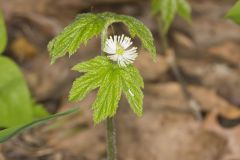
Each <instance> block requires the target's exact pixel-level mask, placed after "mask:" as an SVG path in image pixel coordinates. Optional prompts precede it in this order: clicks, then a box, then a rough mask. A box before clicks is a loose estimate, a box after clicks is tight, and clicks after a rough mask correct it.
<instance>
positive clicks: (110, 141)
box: [101, 25, 117, 160]
mask: <svg viewBox="0 0 240 160" xmlns="http://www.w3.org/2000/svg"><path fill="white" fill-rule="evenodd" d="M108 26H109V25H106V26H105V29H104V30H103V31H102V33H101V55H103V54H104V52H103V49H104V45H105V41H106V39H107V31H108ZM107 159H108V160H116V159H117V147H116V132H115V125H114V118H107Z"/></svg>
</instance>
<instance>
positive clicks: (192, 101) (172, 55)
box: [156, 16, 202, 121]
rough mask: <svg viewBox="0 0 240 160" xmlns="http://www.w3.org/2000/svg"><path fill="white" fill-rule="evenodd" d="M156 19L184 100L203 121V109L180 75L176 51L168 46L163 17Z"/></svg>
mask: <svg viewBox="0 0 240 160" xmlns="http://www.w3.org/2000/svg"><path fill="white" fill-rule="evenodd" d="M156 18H157V24H158V28H159V31H160V38H161V42H162V48H163V52H164V54H165V55H166V56H167V59H168V63H169V65H170V67H171V70H172V73H173V74H174V76H175V78H176V79H177V81H178V82H179V83H180V85H181V89H182V93H183V95H184V98H185V100H186V101H187V102H188V105H189V107H190V108H191V110H192V111H193V113H194V115H195V117H196V119H197V120H199V121H201V120H202V115H201V112H200V108H201V107H200V105H199V104H198V103H197V101H196V100H195V99H194V98H193V97H192V94H191V93H190V92H189V90H188V89H187V82H186V81H185V79H184V78H183V76H182V74H181V73H180V71H179V68H178V65H177V62H176V54H175V52H174V50H172V49H170V47H169V44H168V39H167V35H166V33H164V31H163V25H162V24H163V22H162V20H161V17H160V16H158V17H156Z"/></svg>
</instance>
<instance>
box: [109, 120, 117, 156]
mask: <svg viewBox="0 0 240 160" xmlns="http://www.w3.org/2000/svg"><path fill="white" fill-rule="evenodd" d="M107 144H108V150H107V154H108V160H116V159H117V157H116V156H117V150H116V132H115V126H114V119H113V118H107Z"/></svg>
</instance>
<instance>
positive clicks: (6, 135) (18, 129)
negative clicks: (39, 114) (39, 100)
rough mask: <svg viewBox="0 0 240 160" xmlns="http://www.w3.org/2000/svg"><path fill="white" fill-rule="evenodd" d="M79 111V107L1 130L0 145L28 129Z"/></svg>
mask: <svg viewBox="0 0 240 160" xmlns="http://www.w3.org/2000/svg"><path fill="white" fill-rule="evenodd" d="M77 111H79V107H77V108H73V109H70V110H67V111H65V112H60V113H56V114H53V115H50V116H47V117H44V118H42V119H38V120H35V121H32V122H29V123H25V124H21V125H17V126H14V127H10V128H7V129H4V130H1V131H0V143H3V142H5V141H7V140H8V139H10V138H12V137H13V136H15V135H17V134H20V133H22V132H23V131H25V130H27V129H30V128H32V127H35V126H37V125H40V124H43V123H47V122H49V121H51V120H53V119H56V118H59V117H62V116H66V115H70V114H73V113H76V112H77Z"/></svg>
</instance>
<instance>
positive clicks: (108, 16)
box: [48, 12, 156, 63]
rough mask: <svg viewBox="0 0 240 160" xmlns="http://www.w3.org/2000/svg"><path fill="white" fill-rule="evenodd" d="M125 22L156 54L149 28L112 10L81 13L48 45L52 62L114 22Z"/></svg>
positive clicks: (143, 44)
mask: <svg viewBox="0 0 240 160" xmlns="http://www.w3.org/2000/svg"><path fill="white" fill-rule="evenodd" d="M119 22H121V23H124V24H125V25H126V26H127V27H128V28H129V31H130V34H131V35H132V36H133V37H134V36H137V37H138V38H139V39H140V40H141V42H142V46H143V48H145V49H147V50H148V51H149V52H150V54H151V55H152V57H155V55H156V49H155V46H154V43H153V37H152V34H151V32H150V31H149V29H148V28H147V27H146V26H145V25H144V24H143V23H142V22H141V21H139V20H137V19H135V18H133V17H130V16H125V15H118V14H114V13H110V12H104V13H99V14H93V13H85V14H80V15H79V16H78V17H77V18H76V19H75V20H74V22H73V23H71V24H70V25H69V26H67V27H66V28H65V29H64V30H63V32H62V33H60V34H59V35H58V36H57V37H56V38H54V39H53V40H52V41H51V42H50V43H49V45H48V50H49V52H50V57H51V59H52V63H53V62H54V61H55V60H56V59H57V58H60V57H62V56H64V55H66V54H67V53H68V54H69V56H71V55H72V54H74V53H75V52H76V51H77V49H78V48H79V47H80V45H81V44H86V43H87V41H88V40H90V39H92V38H93V37H94V36H97V35H99V34H100V33H101V32H103V31H105V29H106V28H108V26H109V25H111V24H112V23H119Z"/></svg>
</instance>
